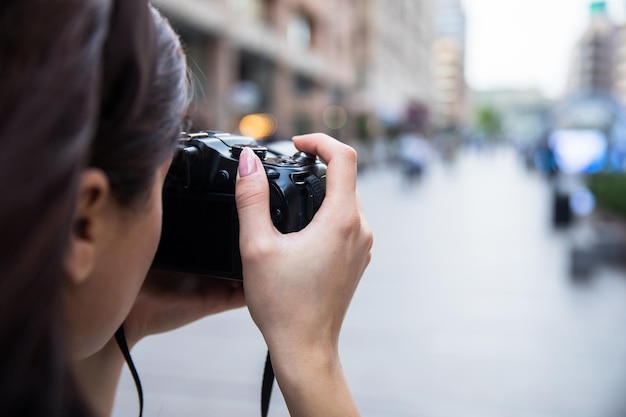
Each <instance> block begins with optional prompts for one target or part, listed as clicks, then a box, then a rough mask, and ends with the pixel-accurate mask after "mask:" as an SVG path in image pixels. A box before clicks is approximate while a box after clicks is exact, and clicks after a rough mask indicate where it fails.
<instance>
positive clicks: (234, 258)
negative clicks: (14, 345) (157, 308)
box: [153, 131, 326, 280]
mask: <svg viewBox="0 0 626 417" xmlns="http://www.w3.org/2000/svg"><path fill="white" fill-rule="evenodd" d="M244 147H250V148H251V149H252V150H253V151H254V152H255V154H256V155H257V156H258V157H259V158H260V159H261V161H262V163H263V167H264V169H265V173H266V175H267V178H268V180H269V187H270V201H269V208H270V214H271V217H272V222H273V223H274V226H275V227H276V228H277V229H278V230H279V231H280V232H282V233H290V232H295V231H298V230H301V229H303V228H304V227H305V226H306V225H307V224H308V223H309V222H310V221H311V219H312V218H313V215H314V214H315V212H317V210H318V209H319V207H320V206H321V204H322V201H323V199H324V196H325V194H326V165H325V164H324V163H322V162H321V161H320V160H319V159H318V158H317V157H316V156H314V155H309V154H305V153H302V152H297V153H296V154H294V155H292V156H287V155H284V154H281V153H279V152H275V151H272V150H270V149H268V148H267V147H265V146H260V145H259V144H258V143H257V142H255V141H254V140H253V139H252V138H249V137H245V136H236V135H230V134H228V133H218V132H209V131H202V132H198V133H191V134H187V133H183V134H182V136H181V139H180V142H179V145H178V149H177V150H176V153H175V155H174V159H173V161H172V165H171V167H170V170H169V172H168V174H167V177H166V179H165V184H164V186H163V227H162V232H161V240H160V242H159V248H158V250H157V253H156V256H155V259H154V262H153V266H154V267H156V268H160V269H167V270H174V271H179V272H188V273H193V274H198V275H203V276H209V277H216V278H226V279H234V280H242V279H243V275H242V270H241V254H240V252H239V218H238V216H237V208H236V205H235V180H236V177H237V169H238V165H239V156H240V154H241V151H242V150H243V148H244Z"/></svg>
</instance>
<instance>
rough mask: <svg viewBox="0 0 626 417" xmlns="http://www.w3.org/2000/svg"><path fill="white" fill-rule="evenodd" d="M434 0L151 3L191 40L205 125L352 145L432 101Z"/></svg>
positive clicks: (198, 109) (198, 112)
mask: <svg viewBox="0 0 626 417" xmlns="http://www.w3.org/2000/svg"><path fill="white" fill-rule="evenodd" d="M433 1H434V0H398V1H394V2H391V3H389V2H381V1H378V0H154V1H153V3H154V4H155V5H156V6H157V7H158V8H159V9H160V10H161V11H162V12H163V13H164V14H165V15H166V16H167V17H168V18H169V19H170V21H171V22H172V24H173V26H174V27H175V28H176V30H177V31H178V32H179V33H180V35H181V38H182V40H183V43H184V46H185V49H186V51H187V55H188V57H189V65H190V67H191V70H192V73H193V79H194V89H195V104H194V107H193V113H194V118H195V120H197V121H198V124H199V125H201V126H209V127H211V128H214V129H219V130H227V131H239V130H241V131H243V133H247V134H251V131H247V130H246V129H248V128H253V129H256V130H258V131H260V132H261V133H266V132H267V131H270V130H275V132H274V134H273V136H276V137H282V138H285V137H289V136H291V135H293V134H298V133H303V132H310V131H322V132H327V133H330V134H332V135H334V136H337V137H340V138H341V139H343V140H351V139H352V138H354V137H364V136H367V135H371V134H372V127H373V126H375V125H377V124H376V123H371V122H373V121H382V122H384V123H386V122H393V121H399V120H403V119H404V118H405V117H406V116H407V114H411V112H410V111H409V109H410V108H411V106H413V107H412V108H415V103H420V105H422V104H421V103H423V107H425V108H426V107H427V106H428V105H429V104H430V101H431V98H432V88H431V78H430V57H429V47H430V41H431V34H432V30H431V26H432V24H431V17H432V5H431V3H432V2H433ZM250 114H257V115H259V114H260V115H262V116H261V117H255V118H252V119H251V118H247V119H244V123H243V125H242V118H243V117H244V116H246V115H250ZM246 121H247V122H246ZM260 136H263V135H260Z"/></svg>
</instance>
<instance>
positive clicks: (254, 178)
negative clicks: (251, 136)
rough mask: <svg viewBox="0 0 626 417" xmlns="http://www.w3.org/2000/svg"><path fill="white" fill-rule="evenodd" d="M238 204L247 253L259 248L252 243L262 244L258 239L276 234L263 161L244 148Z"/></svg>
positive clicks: (238, 179)
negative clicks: (253, 248)
mask: <svg viewBox="0 0 626 417" xmlns="http://www.w3.org/2000/svg"><path fill="white" fill-rule="evenodd" d="M235 202H236V205H237V212H238V214H239V242H240V247H241V250H242V252H244V251H245V249H246V248H247V247H254V246H255V243H252V242H257V243H258V239H262V238H266V237H267V236H271V235H272V234H273V233H274V232H275V229H274V225H273V223H272V218H271V216H270V207H269V206H270V196H269V183H268V180H267V177H266V175H265V170H264V169H263V165H262V164H261V161H260V160H259V158H258V157H257V156H256V155H255V154H254V152H253V151H252V150H251V149H250V148H244V149H243V151H242V152H241V156H240V158H239V170H238V172H237V182H236V186H235ZM244 245H245V246H244Z"/></svg>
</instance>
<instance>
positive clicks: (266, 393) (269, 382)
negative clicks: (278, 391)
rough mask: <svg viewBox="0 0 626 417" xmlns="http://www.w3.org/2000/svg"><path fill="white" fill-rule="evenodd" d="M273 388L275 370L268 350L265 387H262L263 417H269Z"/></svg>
mask: <svg viewBox="0 0 626 417" xmlns="http://www.w3.org/2000/svg"><path fill="white" fill-rule="evenodd" d="M273 386H274V368H273V367H272V358H270V352H269V350H268V351H267V359H265V371H264V372H263V386H262V387H261V417H267V412H268V411H269V408H270V398H271V397H272V387H273Z"/></svg>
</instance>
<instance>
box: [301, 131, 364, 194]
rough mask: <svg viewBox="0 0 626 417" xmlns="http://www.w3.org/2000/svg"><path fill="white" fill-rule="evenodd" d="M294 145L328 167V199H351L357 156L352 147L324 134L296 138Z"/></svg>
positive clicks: (353, 192) (354, 184) (354, 182)
mask: <svg viewBox="0 0 626 417" xmlns="http://www.w3.org/2000/svg"><path fill="white" fill-rule="evenodd" d="M293 142H294V145H295V146H296V148H298V149H299V150H300V151H302V152H306V153H310V154H313V155H318V156H319V157H320V158H322V159H323V160H324V161H325V162H326V164H327V165H328V169H327V172H326V198H328V199H331V200H334V199H336V198H340V199H342V200H344V201H345V199H346V197H348V198H351V197H352V196H353V195H354V194H355V190H356V178H357V154H356V151H355V150H354V149H353V148H351V147H350V146H348V145H346V144H344V143H342V142H339V141H338V140H336V139H333V138H331V137H330V136H328V135H325V134H323V133H313V134H310V135H302V136H295V137H294V138H293Z"/></svg>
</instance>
